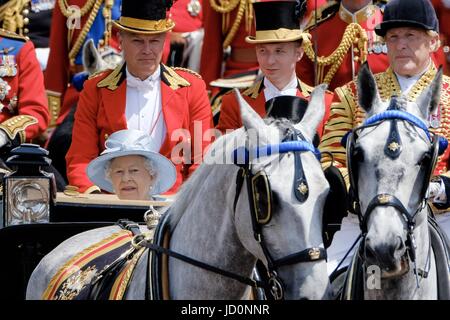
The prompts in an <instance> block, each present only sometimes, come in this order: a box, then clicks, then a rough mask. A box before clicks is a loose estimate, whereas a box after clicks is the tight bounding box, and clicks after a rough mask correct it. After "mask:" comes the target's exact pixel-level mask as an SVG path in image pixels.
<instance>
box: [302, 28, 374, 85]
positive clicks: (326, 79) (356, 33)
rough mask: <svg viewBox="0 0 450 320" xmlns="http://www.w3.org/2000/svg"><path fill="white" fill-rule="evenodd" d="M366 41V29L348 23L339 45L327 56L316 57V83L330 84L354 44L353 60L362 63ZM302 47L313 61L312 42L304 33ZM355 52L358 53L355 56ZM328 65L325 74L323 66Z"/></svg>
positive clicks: (365, 57) (365, 58) (364, 58)
mask: <svg viewBox="0 0 450 320" xmlns="http://www.w3.org/2000/svg"><path fill="white" fill-rule="evenodd" d="M367 43H368V37H367V33H366V30H364V29H363V28H362V27H361V26H360V25H359V24H357V23H350V24H349V25H348V26H347V28H346V29H345V32H344V35H343V36H342V41H341V43H340V44H339V46H338V47H337V48H336V49H335V50H334V51H333V53H332V54H330V55H329V56H328V57H323V56H322V57H317V70H316V75H317V77H316V79H317V80H316V81H317V83H316V85H317V84H319V83H327V84H330V82H331V80H332V79H333V77H334V75H335V74H336V72H337V70H338V69H339V67H340V66H341V64H342V61H343V60H344V57H345V55H346V54H347V52H348V51H349V49H351V48H352V46H354V49H353V50H355V58H354V59H355V61H359V62H360V63H363V62H365V61H366V60H367ZM302 46H303V49H304V50H305V53H306V56H307V57H308V58H309V59H310V60H311V61H314V60H315V58H316V54H315V52H314V48H313V44H312V42H311V35H310V34H308V33H306V34H304V35H303V41H302ZM356 54H358V55H359V57H358V56H356ZM327 66H330V69H329V70H328V72H327V74H326V75H324V72H325V71H324V70H325V67H327Z"/></svg>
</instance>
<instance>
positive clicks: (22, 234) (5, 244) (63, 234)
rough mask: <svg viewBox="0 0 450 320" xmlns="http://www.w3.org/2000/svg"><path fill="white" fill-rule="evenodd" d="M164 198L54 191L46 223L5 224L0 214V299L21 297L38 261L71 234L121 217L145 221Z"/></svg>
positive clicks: (109, 222)
mask: <svg viewBox="0 0 450 320" xmlns="http://www.w3.org/2000/svg"><path fill="white" fill-rule="evenodd" d="M170 203H171V200H169V199H168V200H164V201H132V200H119V199H117V197H115V196H114V195H106V194H90V195H76V194H73V195H67V194H65V193H63V192H58V193H57V194H56V201H55V202H54V203H53V204H51V206H50V215H49V221H48V222H41V223H32V224H17V225H9V226H4V223H3V211H2V214H1V215H0V216H1V218H0V222H1V225H2V226H1V228H0V251H1V252H2V253H3V254H4V256H5V257H8V258H7V259H4V260H3V262H2V263H1V264H0V272H1V273H2V274H4V275H6V276H5V278H4V281H3V288H4V290H2V293H1V294H0V299H2V300H23V299H25V292H26V287H27V283H28V279H29V277H30V275H31V273H32V271H33V269H34V268H35V267H36V266H37V264H38V263H39V261H40V260H41V259H42V258H43V257H44V256H45V255H46V254H47V253H49V252H50V251H51V250H53V249H54V248H55V247H56V246H57V245H59V244H60V243H61V242H63V241H64V240H66V239H68V238H70V237H71V236H73V235H75V234H78V233H81V232H84V231H87V230H90V229H94V228H100V227H105V226H111V225H113V224H115V223H116V222H117V221H119V220H120V219H128V220H132V221H135V222H137V223H143V222H144V214H145V212H146V211H147V210H148V209H149V207H150V206H153V207H155V208H162V207H165V206H167V205H169V204H170Z"/></svg>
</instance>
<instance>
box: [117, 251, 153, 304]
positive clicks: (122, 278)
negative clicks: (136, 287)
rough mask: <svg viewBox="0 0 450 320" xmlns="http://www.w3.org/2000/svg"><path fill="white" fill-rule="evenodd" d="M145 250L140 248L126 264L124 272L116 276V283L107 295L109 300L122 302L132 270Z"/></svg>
mask: <svg viewBox="0 0 450 320" xmlns="http://www.w3.org/2000/svg"><path fill="white" fill-rule="evenodd" d="M145 250H146V248H145V247H144V248H141V249H139V251H138V252H137V253H135V255H134V256H133V258H132V259H131V260H130V261H129V262H128V263H127V265H126V267H125V268H124V270H123V271H122V272H121V273H120V274H119V275H118V276H117V278H116V281H114V284H113V286H112V289H111V292H110V294H109V300H122V299H123V296H124V295H125V292H126V291H127V288H128V284H129V283H130V279H131V276H132V275H133V272H134V268H135V267H136V264H137V263H138V261H139V258H140V257H141V256H142V254H143V253H144V252H145Z"/></svg>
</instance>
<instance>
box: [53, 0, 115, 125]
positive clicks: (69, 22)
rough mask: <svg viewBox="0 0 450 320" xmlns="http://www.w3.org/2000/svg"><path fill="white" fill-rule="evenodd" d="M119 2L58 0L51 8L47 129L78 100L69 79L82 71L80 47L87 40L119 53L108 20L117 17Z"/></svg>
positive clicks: (63, 116) (77, 94) (60, 120)
mask: <svg viewBox="0 0 450 320" xmlns="http://www.w3.org/2000/svg"><path fill="white" fill-rule="evenodd" d="M120 4H121V0H58V1H57V3H56V5H55V8H54V9H53V16H52V24H51V33H50V54H49V61H50V63H49V64H48V65H47V69H46V70H45V74H44V76H45V88H46V90H47V98H48V102H49V108H50V116H51V121H50V126H51V127H54V126H55V125H58V124H60V123H61V122H62V120H64V118H65V117H66V116H67V114H68V113H69V111H70V109H71V108H72V107H74V106H75V105H76V103H77V101H78V96H79V92H78V91H77V89H76V88H75V87H74V85H73V84H72V83H71V82H72V77H73V76H74V75H75V74H76V73H79V72H82V71H84V68H83V65H82V56H81V54H82V50H81V49H82V48H83V45H84V43H85V42H86V41H87V40H88V39H93V40H94V44H95V46H96V47H97V48H99V49H101V50H109V49H111V48H112V49H113V50H114V51H116V52H118V51H119V45H118V41H117V37H116V35H115V33H114V32H112V30H111V27H110V26H111V20H112V19H117V18H118V17H119V15H120Z"/></svg>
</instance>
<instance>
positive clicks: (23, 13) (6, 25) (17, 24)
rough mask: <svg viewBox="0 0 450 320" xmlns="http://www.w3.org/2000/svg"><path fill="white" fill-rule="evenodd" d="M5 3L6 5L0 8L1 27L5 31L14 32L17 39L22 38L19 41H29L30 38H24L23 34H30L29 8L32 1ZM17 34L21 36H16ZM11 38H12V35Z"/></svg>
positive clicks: (16, 0)
mask: <svg viewBox="0 0 450 320" xmlns="http://www.w3.org/2000/svg"><path fill="white" fill-rule="evenodd" d="M3 2H4V4H3V5H2V6H0V21H1V27H2V28H3V30H4V31H9V32H12V33H13V34H15V35H16V37H17V36H18V37H21V38H18V39H20V40H25V41H27V40H28V37H25V36H22V34H24V33H27V32H28V28H27V27H28V26H27V24H29V18H28V17H27V15H28V13H29V10H28V9H27V8H29V5H30V2H31V1H30V0H9V1H3ZM5 2H6V3H5ZM16 32H17V33H19V34H16ZM7 36H8V35H7ZM9 36H10V37H11V35H9ZM12 37H13V38H16V37H14V36H12Z"/></svg>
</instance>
